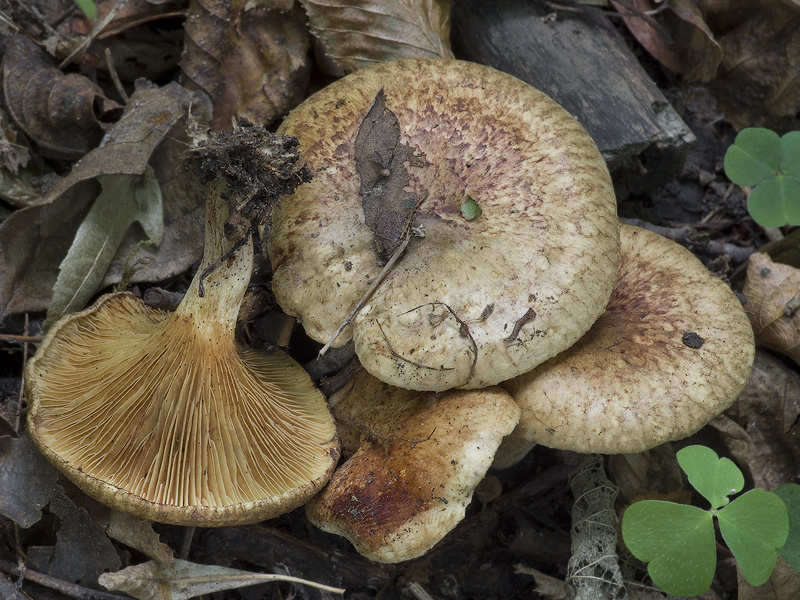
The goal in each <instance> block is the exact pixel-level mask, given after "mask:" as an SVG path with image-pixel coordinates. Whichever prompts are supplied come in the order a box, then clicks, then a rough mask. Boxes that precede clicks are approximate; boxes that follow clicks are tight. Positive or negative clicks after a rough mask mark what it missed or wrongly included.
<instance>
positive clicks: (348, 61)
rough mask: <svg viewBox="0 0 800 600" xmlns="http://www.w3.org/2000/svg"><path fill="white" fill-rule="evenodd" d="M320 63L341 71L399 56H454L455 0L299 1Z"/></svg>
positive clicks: (331, 71)
mask: <svg viewBox="0 0 800 600" xmlns="http://www.w3.org/2000/svg"><path fill="white" fill-rule="evenodd" d="M300 2H301V4H302V5H303V8H305V9H306V12H307V13H308V19H309V22H310V24H311V32H312V33H313V34H314V35H315V36H316V37H317V40H318V42H317V54H318V55H321V56H318V59H319V62H320V68H322V70H323V71H325V72H326V73H329V74H331V75H337V76H341V75H344V74H345V73H350V72H352V71H357V70H358V69H361V68H363V67H367V66H369V65H371V64H374V63H378V62H384V61H388V60H394V59H398V58H426V57H433V58H436V57H440V58H453V53H452V51H451V50H450V9H451V7H452V5H453V3H452V0H355V1H354V2H346V3H342V2H331V0H300Z"/></svg>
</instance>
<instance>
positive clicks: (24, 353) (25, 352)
mask: <svg viewBox="0 0 800 600" xmlns="http://www.w3.org/2000/svg"><path fill="white" fill-rule="evenodd" d="M28 325H29V320H28V313H25V329H23V330H22V332H23V333H24V334H25V335H23V336H21V337H23V338H28V337H30V336H28ZM27 366H28V340H25V341H23V342H22V377H21V378H20V380H19V393H18V394H17V414H16V415H15V417H14V433H16V434H19V423H20V419H21V417H22V392H23V390H24V389H25V367H27Z"/></svg>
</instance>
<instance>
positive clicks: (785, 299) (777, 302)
mask: <svg viewBox="0 0 800 600" xmlns="http://www.w3.org/2000/svg"><path fill="white" fill-rule="evenodd" d="M743 293H744V296H745V298H746V299H747V302H746V303H745V305H744V308H745V312H746V313H747V316H748V317H749V318H750V323H751V324H752V325H753V331H754V332H755V335H756V343H757V344H760V345H762V346H764V347H766V348H770V349H772V350H775V351H777V352H781V353H782V354H786V355H787V356H789V357H791V358H792V360H794V361H795V362H797V363H798V364H800V270H798V269H795V268H794V267H789V266H787V265H782V264H780V263H773V262H772V259H771V258H770V257H769V256H768V255H767V254H761V253H757V254H753V255H752V256H750V262H749V263H748V265H747V283H746V284H745V287H744V290H743Z"/></svg>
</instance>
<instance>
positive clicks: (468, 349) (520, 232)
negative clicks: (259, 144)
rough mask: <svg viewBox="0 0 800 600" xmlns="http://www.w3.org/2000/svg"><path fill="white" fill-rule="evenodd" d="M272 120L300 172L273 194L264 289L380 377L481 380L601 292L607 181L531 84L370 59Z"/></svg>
mask: <svg viewBox="0 0 800 600" xmlns="http://www.w3.org/2000/svg"><path fill="white" fill-rule="evenodd" d="M279 131H280V132H281V133H285V134H288V135H292V136H295V137H297V138H298V139H299V142H300V148H301V149H302V150H303V154H304V157H305V159H306V162H307V163H308V165H309V166H310V168H311V169H312V171H313V173H314V179H313V181H312V182H311V183H309V184H308V185H304V186H302V187H301V188H299V189H298V190H297V192H296V193H295V194H294V195H293V196H292V197H291V198H287V199H285V200H284V201H283V202H281V203H280V204H279V206H277V207H276V208H275V211H274V215H273V220H272V227H273V228H272V233H271V236H270V240H269V244H268V251H269V257H270V260H271V262H272V265H273V269H274V277H273V290H274V292H275V296H276V298H277V300H278V303H279V304H280V305H281V307H282V308H283V309H284V310H285V311H286V312H287V313H289V314H291V315H295V316H299V317H301V320H302V323H303V326H304V327H305V329H306V332H307V333H308V334H309V335H310V336H311V337H312V338H314V339H316V340H319V341H321V342H329V341H330V340H331V339H333V338H335V340H334V344H335V345H341V344H344V343H346V342H347V341H348V340H349V339H350V338H351V337H352V339H354V341H355V348H356V353H357V354H358V356H359V359H360V360H361V362H362V364H363V365H364V367H365V368H366V369H367V370H368V371H369V372H370V373H372V374H373V375H375V376H376V377H378V378H379V379H381V380H383V381H386V382H389V383H391V384H393V385H397V386H399V387H403V388H408V389H415V390H433V391H443V390H447V389H451V388H465V389H470V388H482V387H486V386H488V385H493V384H496V383H498V382H500V381H503V380H506V379H510V378H511V377H514V376H516V375H519V374H521V373H525V372H527V371H529V370H531V369H532V368H533V367H535V366H536V365H537V364H539V363H541V362H543V361H544V360H546V359H548V358H550V357H552V356H554V355H555V354H557V353H558V352H560V351H562V350H564V349H565V348H568V347H569V346H571V345H572V344H573V343H574V342H575V341H576V340H577V339H579V338H580V337H581V336H582V335H583V334H584V333H585V332H586V331H587V330H588V328H589V327H590V325H591V324H592V322H594V320H595V319H596V318H597V317H598V316H599V315H600V314H601V313H602V311H603V309H604V308H605V305H606V303H607V301H608V298H609V295H610V292H611V286H612V284H613V281H614V277H615V274H616V269H617V262H618V245H619V241H618V221H617V218H616V201H615V197H614V191H613V187H612V184H611V179H610V177H609V174H608V171H607V169H606V165H605V163H604V161H603V159H602V157H601V155H600V153H599V151H598V150H597V148H596V146H595V144H594V143H593V141H592V140H591V138H590V137H589V135H588V134H587V133H586V132H585V131H584V129H583V128H582V127H581V126H580V124H579V123H578V122H577V121H576V120H575V118H574V117H573V116H572V115H570V114H569V113H568V112H567V111H565V110H564V109H563V108H562V107H561V106H559V105H558V104H556V102H554V101H553V100H551V99H550V98H548V97H547V96H545V95H544V94H543V93H541V92H539V91H538V90H536V89H534V88H533V87H531V86H529V85H528V84H526V83H524V82H522V81H520V80H518V79H516V78H514V77H512V76H510V75H507V74H504V73H501V72H499V71H496V70H494V69H491V68H488V67H484V66H481V65H477V64H472V63H467V62H462V61H457V60H447V59H407V60H400V61H395V62H388V63H381V64H378V65H375V66H372V67H369V68H365V69H362V70H359V71H357V72H355V73H352V74H350V75H348V76H346V77H344V78H342V79H340V80H338V81H336V82H335V83H333V84H331V85H329V86H328V87H326V88H324V89H323V90H321V91H319V92H317V93H316V94H314V95H313V96H311V97H310V98H308V99H307V100H306V101H305V102H304V103H303V104H301V105H300V106H299V107H298V108H296V109H295V110H294V111H292V112H291V114H290V115H289V116H288V117H287V118H286V120H285V121H284V122H283V124H282V125H281V128H280V130H279ZM393 136H394V137H393ZM376 196H377V197H380V198H382V199H383V200H386V201H387V202H386V203H383V204H380V205H379V206H377V207H376V204H375V203H373V202H372V201H373V200H374V199H375V197H376ZM368 223H369V224H368ZM412 232H414V235H413V236H412ZM423 236H424V237H423ZM405 244H407V246H406V245H405ZM403 248H405V251H404V253H403V254H402V256H401V257H400V258H399V260H397V262H396V263H395V264H394V266H393V268H391V269H389V270H388V272H386V273H385V277H384V278H383V279H382V280H381V279H380V278H381V276H382V271H383V269H384V268H385V266H386V265H385V264H384V263H387V262H389V263H390V262H391V260H393V259H397V256H398V255H399V253H400V252H403ZM390 251H391V252H390ZM371 286H377V287H376V289H375V290H374V292H373V293H372V294H371V296H369V297H368V298H366V302H365V304H364V305H363V307H361V308H360V310H357V312H356V314H355V315H354V318H353V320H352V324H351V325H349V326H347V327H346V328H345V329H344V330H343V332H342V333H341V334H340V335H338V337H337V331H338V330H339V329H340V325H342V324H343V323H344V322H346V321H347V318H348V314H349V313H350V312H351V311H352V310H353V309H358V307H359V301H360V300H361V299H362V298H364V297H365V296H368V291H369V290H370V289H371Z"/></svg>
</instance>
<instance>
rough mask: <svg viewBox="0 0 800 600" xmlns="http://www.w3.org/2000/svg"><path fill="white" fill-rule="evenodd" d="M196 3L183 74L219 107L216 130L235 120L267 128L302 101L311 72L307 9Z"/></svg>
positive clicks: (208, 0)
mask: <svg viewBox="0 0 800 600" xmlns="http://www.w3.org/2000/svg"><path fill="white" fill-rule="evenodd" d="M250 6H251V3H250V2H248V1H247V0H235V1H234V2H232V3H227V2H214V1H213V0H193V1H192V3H191V5H190V8H189V18H188V19H187V21H186V47H185V50H184V54H183V57H182V58H181V69H182V70H183V73H184V74H185V76H186V79H188V80H189V81H191V82H192V83H193V84H194V85H195V86H196V87H197V88H199V89H202V90H204V91H205V92H206V93H207V94H208V95H209V96H210V97H211V99H212V102H213V104H214V116H213V118H212V120H211V126H212V127H213V128H214V129H216V130H222V129H229V128H230V126H231V121H232V119H234V118H236V119H238V118H246V119H247V120H249V121H251V122H252V123H256V124H264V125H267V124H269V123H270V122H272V121H274V120H275V119H277V118H278V117H280V116H282V115H284V114H285V113H286V112H288V111H289V109H290V108H292V107H293V106H294V105H296V104H297V103H299V102H300V100H302V98H303V95H304V94H305V90H306V86H307V84H308V78H309V73H310V64H309V59H308V51H309V48H310V46H311V40H310V37H309V34H308V30H307V28H306V26H305V19H304V17H303V13H302V10H300V9H299V7H295V9H294V10H292V11H290V12H282V11H280V10H266V9H263V8H260V7H259V8H250Z"/></svg>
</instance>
